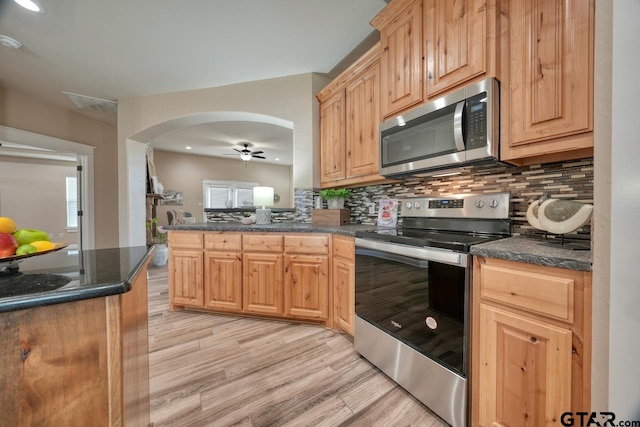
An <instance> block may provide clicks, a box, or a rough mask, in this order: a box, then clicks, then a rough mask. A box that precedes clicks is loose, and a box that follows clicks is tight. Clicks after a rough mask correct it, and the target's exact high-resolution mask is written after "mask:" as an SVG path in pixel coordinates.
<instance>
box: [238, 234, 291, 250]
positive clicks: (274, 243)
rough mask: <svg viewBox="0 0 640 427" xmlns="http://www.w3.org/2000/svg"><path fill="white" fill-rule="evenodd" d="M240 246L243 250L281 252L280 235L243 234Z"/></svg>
mask: <svg viewBox="0 0 640 427" xmlns="http://www.w3.org/2000/svg"><path fill="white" fill-rule="evenodd" d="M242 247H243V248H244V251H245V252H282V249H283V244H282V236H281V235H277V234H275V235H274V234H271V233H269V234H257V233H256V234H254V233H250V234H249V233H248V234H243V235H242Z"/></svg>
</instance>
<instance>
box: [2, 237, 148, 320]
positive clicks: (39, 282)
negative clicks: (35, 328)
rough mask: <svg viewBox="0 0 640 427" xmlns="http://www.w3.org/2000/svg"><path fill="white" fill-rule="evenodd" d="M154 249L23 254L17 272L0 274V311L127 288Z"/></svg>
mask: <svg viewBox="0 0 640 427" xmlns="http://www.w3.org/2000/svg"><path fill="white" fill-rule="evenodd" d="M154 251H155V249H154V248H153V247H151V248H149V249H148V248H147V247H146V246H137V247H126V248H111V249H95V250H84V251H73V250H71V251H66V250H61V251H58V252H51V253H47V254H43V255H40V256H34V257H30V258H25V259H23V260H22V261H21V262H20V263H19V264H18V265H19V271H18V272H17V273H14V274H10V275H4V276H3V275H0V313H5V312H10V311H15V310H23V309H27V308H33V307H39V306H45V305H51V304H60V303H66V302H71V301H78V300H84V299H89V298H98V297H106V296H109V295H117V294H122V293H125V292H128V291H130V290H131V286H132V285H131V283H132V282H133V279H135V277H136V276H137V275H138V274H139V272H140V270H141V268H142V267H143V266H144V264H145V262H146V261H147V260H148V258H149V257H150V256H151V255H152V254H153V252H154ZM0 261H1V260H0ZM0 264H1V263H0Z"/></svg>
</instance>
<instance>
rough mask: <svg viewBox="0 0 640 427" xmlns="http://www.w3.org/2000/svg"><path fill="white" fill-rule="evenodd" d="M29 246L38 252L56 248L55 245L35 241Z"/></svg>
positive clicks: (44, 241) (43, 241)
mask: <svg viewBox="0 0 640 427" xmlns="http://www.w3.org/2000/svg"><path fill="white" fill-rule="evenodd" d="M29 244H30V245H31V246H34V247H35V248H36V250H37V251H38V252H42V251H50V250H51V249H53V248H55V247H56V244H55V243H51V242H47V241H46V240H37V241H35V242H31V243H29Z"/></svg>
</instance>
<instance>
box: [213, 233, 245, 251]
mask: <svg viewBox="0 0 640 427" xmlns="http://www.w3.org/2000/svg"><path fill="white" fill-rule="evenodd" d="M204 248H205V249H207V250H210V251H240V250H242V234H234V233H205V235H204Z"/></svg>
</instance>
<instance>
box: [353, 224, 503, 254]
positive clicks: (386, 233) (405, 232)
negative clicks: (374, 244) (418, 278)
mask: <svg viewBox="0 0 640 427" xmlns="http://www.w3.org/2000/svg"><path fill="white" fill-rule="evenodd" d="M356 235H357V237H361V238H364V239H374V240H382V241H385V242H389V243H398V244H402V245H409V246H419V247H433V248H441V249H450V250H455V251H461V252H468V251H469V248H470V247H471V246H472V245H475V244H478V243H486V242H491V241H493V240H497V239H502V238H504V237H505V236H502V235H488V234H475V233H470V234H469V233H456V232H451V231H436V230H418V229H411V228H398V229H389V230H377V231H365V232H359V233H356Z"/></svg>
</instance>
